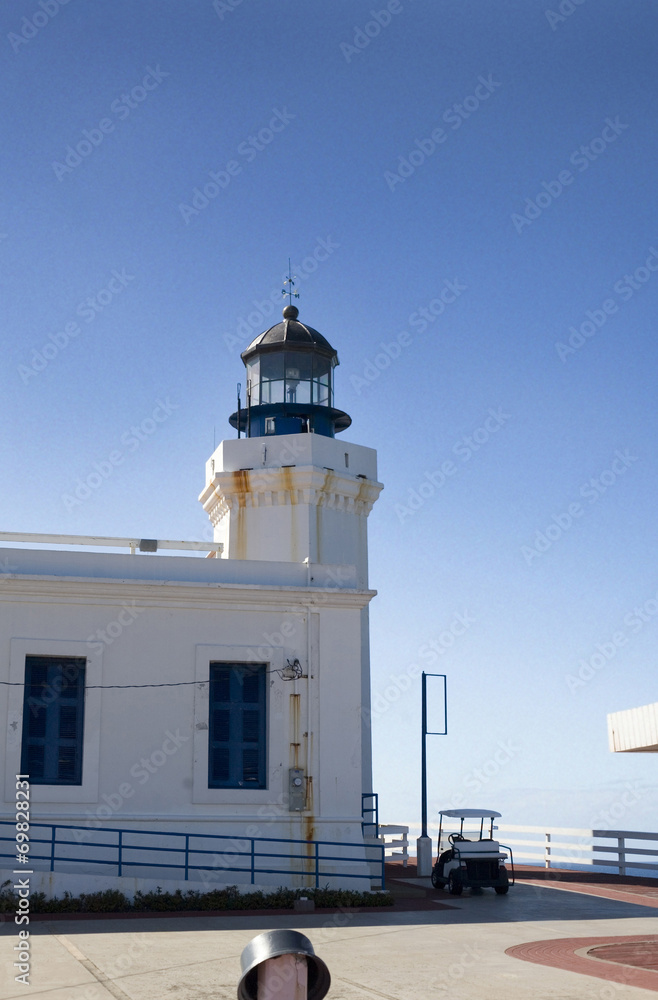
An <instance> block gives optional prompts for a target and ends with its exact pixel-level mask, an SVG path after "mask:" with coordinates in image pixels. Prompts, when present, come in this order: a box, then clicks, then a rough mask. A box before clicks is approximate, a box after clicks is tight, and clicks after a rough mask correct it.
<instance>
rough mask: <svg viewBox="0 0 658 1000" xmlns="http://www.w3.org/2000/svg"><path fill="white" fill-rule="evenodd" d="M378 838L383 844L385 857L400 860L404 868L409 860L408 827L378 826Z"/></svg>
mask: <svg viewBox="0 0 658 1000" xmlns="http://www.w3.org/2000/svg"><path fill="white" fill-rule="evenodd" d="M379 836H380V837H381V838H382V841H383V843H384V847H385V852H384V854H385V857H387V858H395V859H396V860H398V859H399V858H402V866H403V867H404V868H406V867H407V861H408V860H409V827H408V826H390V825H387V826H381V825H380V827H379ZM389 838H393V839H389Z"/></svg>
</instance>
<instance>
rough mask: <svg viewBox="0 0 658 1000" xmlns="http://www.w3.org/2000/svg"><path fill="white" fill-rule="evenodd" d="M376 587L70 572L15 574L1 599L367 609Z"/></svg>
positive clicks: (198, 606)
mask: <svg viewBox="0 0 658 1000" xmlns="http://www.w3.org/2000/svg"><path fill="white" fill-rule="evenodd" d="M376 594H377V591H376V590H356V589H352V588H341V587H294V586H292V587H291V586H272V585H269V584H240V583H205V584H200V583H187V582H178V581H176V582H172V581H162V582H155V581H153V580H102V579H94V578H91V577H87V578H79V579H77V578H71V577H43V576H42V577H36V576H17V575H16V576H13V577H12V579H11V582H9V581H7V582H5V583H4V584H3V587H2V591H1V592H0V604H2V603H5V602H6V603H8V604H22V603H25V604H28V603H48V604H50V603H56V604H81V605H98V604H104V605H108V604H109V605H112V604H116V605H118V606H119V605H123V604H125V603H126V601H131V600H135V601H139V604H140V606H142V607H145V606H153V607H164V606H172V605H173V606H176V607H184V608H192V609H195V610H196V609H203V608H206V609H209V610H217V608H218V606H219V605H221V606H222V607H224V608H226V610H240V611H251V612H253V610H254V605H257V606H258V607H259V609H262V610H265V609H266V608H267V607H277V608H283V607H287V606H289V605H291V604H304V605H307V606H308V607H310V608H312V609H314V610H317V609H318V607H336V608H339V607H352V608H364V607H366V606H367V605H368V604H369V603H370V601H371V600H372V598H373V597H375V596H376Z"/></svg>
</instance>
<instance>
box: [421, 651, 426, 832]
mask: <svg viewBox="0 0 658 1000" xmlns="http://www.w3.org/2000/svg"><path fill="white" fill-rule="evenodd" d="M422 730H423V731H422V747H421V767H420V783H421V786H422V787H421V797H422V798H421V801H422V807H421V823H422V831H421V834H420V835H421V837H426V836H427V674H426V673H425V671H424V670H423V694H422Z"/></svg>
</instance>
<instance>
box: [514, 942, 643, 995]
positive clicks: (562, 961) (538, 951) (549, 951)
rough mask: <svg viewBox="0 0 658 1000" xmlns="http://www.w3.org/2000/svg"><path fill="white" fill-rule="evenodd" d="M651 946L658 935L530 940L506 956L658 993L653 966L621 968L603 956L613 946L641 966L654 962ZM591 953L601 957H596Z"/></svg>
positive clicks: (623, 966) (517, 945)
mask: <svg viewBox="0 0 658 1000" xmlns="http://www.w3.org/2000/svg"><path fill="white" fill-rule="evenodd" d="M634 943H635V944H636V945H637V947H636V948H635V950H634V951H633V949H632V947H631V946H632V945H633V944H634ZM648 943H651V944H652V946H653V948H654V949H655V948H656V947H658V934H649V935H647V934H636V935H625V936H624V937H591V938H558V939H557V940H556V939H551V940H550V941H529V942H527V943H526V944H516V945H514V946H513V947H512V948H507V949H506V951H505V954H506V955H511V956H512V957H513V958H520V959H521V960H522V961H524V962H534V963H535V964H536V965H548V966H550V967H551V968H553V969H564V970H565V971H566V972H579V973H582V974H583V975H585V976H595V977H596V978H597V979H606V980H608V981H609V982H614V983H623V984H624V985H626V986H639V987H640V988H641V989H645V990H653V991H654V992H655V993H658V972H656V971H654V969H653V967H652V965H648V966H646V967H637V966H636V965H635V963H634V964H632V965H631V964H629V965H626V964H623V965H620V964H618V961H614V962H613V961H608V960H607V959H604V958H603V957H602V953H603V952H604V951H605V947H606V946H610V945H612V946H614V947H617V948H620V947H621V948H624V949H626V954H634V956H635V959H636V961H637V962H638V963H639V962H641V961H642V960H643V957H646V958H648V959H649V960H650V961H651V962H654V961H655V955H656V952H655V950H652V952H651V954H650V953H649V952H648V950H647V944H648ZM602 946H603V947H602ZM583 949H587V952H586V953H585V954H584V955H583V954H580V955H577V954H576V952H577V951H582V950H583ZM592 953H598V954H596V956H595V955H594V954H592ZM590 956H591V957H590Z"/></svg>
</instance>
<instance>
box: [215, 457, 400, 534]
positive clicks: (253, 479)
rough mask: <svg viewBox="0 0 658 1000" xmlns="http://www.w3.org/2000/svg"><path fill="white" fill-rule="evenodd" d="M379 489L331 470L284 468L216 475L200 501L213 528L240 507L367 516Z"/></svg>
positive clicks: (375, 484)
mask: <svg viewBox="0 0 658 1000" xmlns="http://www.w3.org/2000/svg"><path fill="white" fill-rule="evenodd" d="M382 489H383V485H382V483H378V482H374V481H373V480H370V479H362V478H360V477H358V476H344V475H341V474H339V473H336V472H335V471H334V470H333V469H319V468H317V467H316V466H284V467H282V468H278V469H266V468H263V469H241V470H240V471H238V472H219V473H217V475H216V476H215V477H214V478H213V480H212V481H211V482H210V483H208V485H207V486H206V488H205V490H204V491H203V493H202V494H201V496H200V497H199V500H200V501H201V503H202V504H203V509H204V510H205V511H206V513H207V514H208V516H209V517H210V520H211V521H212V523H213V524H214V525H217V524H219V522H220V521H221V520H222V518H223V517H225V515H226V514H228V513H229V511H234V510H239V509H240V508H255V507H279V506H295V505H300V504H304V505H308V506H314V507H325V508H326V509H327V510H336V511H340V512H341V513H345V514H356V515H358V516H361V517H367V516H368V514H369V513H370V511H371V510H372V508H373V505H374V503H375V501H376V500H377V497H378V496H379V494H380V492H381V490H382Z"/></svg>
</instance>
